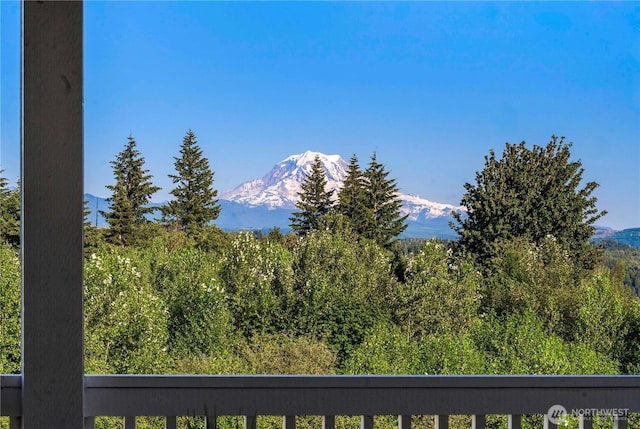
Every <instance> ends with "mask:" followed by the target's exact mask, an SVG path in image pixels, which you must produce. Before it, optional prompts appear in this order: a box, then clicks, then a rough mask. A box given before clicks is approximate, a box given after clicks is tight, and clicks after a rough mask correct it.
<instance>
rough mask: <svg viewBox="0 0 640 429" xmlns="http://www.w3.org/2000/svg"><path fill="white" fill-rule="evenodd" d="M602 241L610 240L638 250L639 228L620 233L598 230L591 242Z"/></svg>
mask: <svg viewBox="0 0 640 429" xmlns="http://www.w3.org/2000/svg"><path fill="white" fill-rule="evenodd" d="M602 240H611V241H615V242H617V243H620V244H627V245H629V246H633V247H635V248H637V249H640V228H628V229H623V230H622V231H614V230H612V229H609V228H599V229H598V230H597V231H596V234H595V235H594V237H593V241H595V242H600V241H602Z"/></svg>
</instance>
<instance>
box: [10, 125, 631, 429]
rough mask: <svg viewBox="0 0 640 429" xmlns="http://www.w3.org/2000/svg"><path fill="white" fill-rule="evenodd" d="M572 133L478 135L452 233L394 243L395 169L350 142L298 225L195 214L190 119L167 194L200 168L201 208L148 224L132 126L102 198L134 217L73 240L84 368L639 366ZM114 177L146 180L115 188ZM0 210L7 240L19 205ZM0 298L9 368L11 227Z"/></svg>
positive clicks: (15, 268)
mask: <svg viewBox="0 0 640 429" xmlns="http://www.w3.org/2000/svg"><path fill="white" fill-rule="evenodd" d="M194 146H195V147H196V149H198V150H194ZM569 149H570V145H569V144H565V143H564V141H563V139H557V138H552V139H551V141H550V142H549V144H548V145H547V146H546V147H538V146H534V147H533V149H528V148H527V147H526V146H525V145H524V144H518V145H511V144H507V145H506V147H505V150H504V153H503V155H502V157H501V158H498V157H497V156H496V155H495V154H494V153H493V151H492V152H490V155H489V156H487V157H486V158H485V166H484V169H483V170H482V171H480V172H478V173H477V175H476V183H475V184H466V185H465V188H466V193H465V195H464V197H463V201H462V203H463V204H462V205H463V206H464V207H465V208H466V209H467V210H466V213H459V214H458V215H456V222H457V224H453V225H452V226H453V227H454V228H456V230H457V231H458V232H459V235H460V237H459V239H458V240H456V241H452V242H443V241H438V240H427V241H424V242H418V241H416V240H412V241H410V242H409V241H408V242H405V243H400V242H398V240H397V232H398V231H399V229H401V228H402V224H403V222H404V220H405V218H404V217H403V216H401V215H400V214H399V211H398V209H399V207H398V206H397V205H396V204H395V202H396V199H395V193H396V187H395V181H393V180H389V179H388V175H387V173H386V171H385V169H384V166H383V165H381V164H379V163H378V161H377V159H376V155H375V153H374V155H373V156H372V157H371V160H370V162H369V165H368V167H367V168H366V169H365V170H364V171H361V169H360V167H359V166H358V160H357V157H356V156H355V155H354V156H353V157H352V158H351V162H350V165H349V172H348V174H347V180H346V181H345V185H344V186H343V188H342V189H341V190H340V191H339V192H338V195H337V199H334V198H333V195H332V194H331V193H330V192H327V191H326V189H325V188H326V186H325V185H324V184H323V182H324V181H325V180H326V179H324V176H323V175H324V173H323V171H322V165H321V163H320V162H319V160H318V159H316V160H315V162H314V165H313V167H312V169H311V172H310V174H309V177H307V179H306V180H305V183H304V185H303V188H302V191H301V195H300V202H299V204H298V206H297V210H298V211H297V213H299V215H297V216H296V215H295V214H294V215H293V216H292V219H291V221H292V224H293V225H296V226H297V227H298V228H297V229H296V230H295V232H294V233H292V234H283V233H282V232H280V231H279V230H277V229H273V230H271V231H270V232H269V233H268V234H264V235H262V236H260V237H258V236H257V235H255V234H252V233H247V232H239V233H226V232H223V231H221V230H219V229H217V228H216V227H215V226H214V225H208V222H210V220H211V218H212V217H214V218H215V216H216V215H217V213H218V212H216V210H215V207H216V204H215V202H214V201H215V197H216V194H215V191H214V190H213V189H212V178H213V173H211V175H209V174H202V172H203V171H206V170H208V169H209V168H208V164H205V163H196V162H195V161H197V160H200V161H201V160H202V159H203V158H204V157H203V156H202V152H201V151H200V150H199V148H197V144H196V141H195V136H194V135H192V133H191V132H189V133H187V135H186V136H185V139H184V140H183V146H182V150H181V152H180V156H179V157H176V158H175V161H176V163H175V165H176V174H175V175H174V176H173V177H172V179H174V184H175V185H176V188H175V189H174V192H173V193H172V195H174V196H175V201H178V202H179V201H181V198H183V196H185V195H187V194H188V192H193V189H194V187H193V186H192V187H191V188H189V183H190V180H187V179H189V178H191V180H193V179H192V178H193V177H196V176H198V177H204V178H205V179H207V180H201V181H200V182H199V183H205V184H206V186H205V187H206V188H207V189H209V190H210V191H211V193H209V194H208V196H207V197H206V199H207V200H208V201H209V202H210V203H211V202H214V204H213V205H211V204H209V205H208V206H206V205H203V206H206V207H208V208H209V211H207V210H201V211H199V212H194V213H202V215H201V216H200V217H199V218H196V217H194V216H191V217H189V216H186V215H184V213H185V212H184V211H183V210H184V208H185V207H191V206H185V205H183V206H181V205H180V203H176V205H175V207H173V208H171V207H170V206H169V205H167V206H165V207H163V209H164V210H163V212H162V214H163V217H164V219H165V220H164V221H163V223H162V224H160V223H157V222H151V221H148V220H147V219H146V217H145V215H146V214H148V212H145V211H144V210H145V209H146V207H145V206H146V203H147V202H148V198H149V196H150V195H151V194H152V193H153V192H155V191H156V190H157V188H156V187H155V186H154V185H153V184H152V182H151V176H150V174H149V172H148V171H146V170H145V169H144V162H141V161H142V157H141V155H140V153H139V152H138V151H137V149H136V147H135V141H134V140H133V138H130V139H129V142H128V144H127V147H126V148H125V150H124V151H123V152H121V153H120V154H119V155H118V157H116V160H115V161H114V162H113V163H112V165H113V167H114V176H115V177H116V184H115V185H113V186H112V188H110V189H111V190H112V192H113V196H112V198H111V200H110V204H111V205H110V207H109V209H110V210H109V212H111V213H113V212H114V211H115V210H114V209H115V208H117V207H124V208H125V209H126V210H125V209H123V210H122V211H123V212H124V213H127V214H128V215H127V216H128V217H125V216H123V217H122V219H130V220H131V224H132V225H135V226H134V227H133V228H132V229H130V230H128V231H127V230H125V229H122V230H119V232H115V231H114V232H111V231H110V230H111V228H112V226H114V225H116V223H115V222H116V220H117V219H118V218H117V217H115V218H113V222H114V223H113V224H112V223H110V224H109V228H108V229H107V230H106V231H99V234H103V233H104V234H105V237H104V239H102V238H100V237H98V239H96V240H95V242H93V243H92V244H90V245H88V246H87V252H86V260H85V264H84V270H85V272H84V288H85V289H84V300H85V302H84V306H85V308H84V310H85V366H86V370H87V372H88V373H205V374H224V373H250V374H259V373H283V374H291V373H307V374H311V373H312V374H319V373H325V374H326V373H338V374H507V373H511V374H600V373H611V374H638V373H640V302H639V301H638V299H637V298H635V297H634V296H633V295H632V293H631V290H630V288H628V287H626V286H625V284H624V279H625V275H624V273H623V271H624V267H622V266H621V265H620V264H618V263H616V264H615V265H614V266H608V265H607V262H606V261H604V260H603V257H602V249H600V248H598V247H596V246H595V245H594V244H593V243H591V242H589V241H588V238H589V237H590V235H591V234H590V232H591V230H590V228H593V226H592V224H593V222H595V220H596V219H598V218H599V217H600V216H602V215H603V213H604V212H602V211H598V210H596V207H595V203H596V200H595V198H593V196H592V191H593V190H594V189H595V187H596V186H597V184H595V183H587V184H585V185H582V184H581V177H582V168H581V166H580V163H579V162H574V161H571V160H570V156H569V155H570V154H569ZM136 160H137V161H136ZM134 161H135V162H134ZM194 164H197V165H198V167H197V168H196V167H194ZM195 172H199V173H197V174H196V173H195ZM209 179H211V181H208V180H209ZM127 181H131V183H138V184H139V186H138V187H139V189H145V191H144V192H140V193H138V194H136V193H135V192H131V193H127V192H126V191H127V189H130V188H127V183H128V182H127ZM0 184H2V187H1V188H0V189H4V190H5V191H3V192H2V193H0V195H1V196H2V197H1V198H2V200H1V202H2V204H1V205H0V207H3V211H2V213H3V216H4V213H14V214H15V209H11V207H15V205H12V204H15V201H14V200H10V198H11V196H12V195H16V193H15V192H16V191H15V190H11V191H9V192H6V191H7V186H6V181H5V182H0ZM140 184H143V185H142V186H140ZM374 190H375V192H374ZM378 194H379V195H382V196H383V197H374V195H378ZM145 198H147V199H146V200H145ZM187 200H189V198H186V197H185V198H184V201H187ZM11 201H13V203H12V202H11ZM17 201H18V206H17V207H19V199H18V200H17ZM118 201H122V202H124V203H123V204H122V205H121V206H119V205H117V204H120V203H119V202H118ZM117 202H118V203H117ZM7 219H10V217H7ZM196 219H199V220H196ZM199 222H200V223H199ZM376 222H378V223H376ZM569 223H570V225H569ZM0 225H2V228H3V229H2V230H1V231H2V234H3V237H5V241H8V240H6V237H10V231H12V228H15V223H11V222H7V221H5V220H4V218H3V223H1V224H0ZM12 225H13V226H12ZM562 225H568V226H567V227H561V226H562ZM372 226H375V227H372ZM87 228H93V229H94V230H95V228H94V227H87ZM114 230H115V228H114ZM87 231H89V230H86V232H87ZM86 232H85V233H86ZM94 232H95V231H94ZM118 234H120V236H119V235H118ZM18 237H19V234H18ZM86 237H87V238H88V237H89V236H86ZM123 237H130V238H131V240H130V241H128V240H127V239H125V240H123ZM625 252H627V251H626V250H621V251H620V252H619V253H618V255H619V256H620V257H621V258H622V257H623V256H624V257H626V255H627V253H625ZM0 301H1V302H0V310H1V313H0V323H1V324H2V329H0V349H1V350H2V353H1V355H0V365H1V367H0V372H19V366H20V319H19V314H20V312H19V306H20V259H19V251H18V249H17V248H16V245H15V243H8V242H7V243H4V244H0ZM494 423H495V422H494ZM494 423H492V424H490V426H491V425H493V426H495V427H497V426H496V425H497V423H495V424H494ZM534 423H535V424H537V423H540V422H537V421H532V423H531V424H534ZM101 425H102V423H100V424H98V426H101ZM108 426H109V425H108V424H106V423H105V424H104V427H108ZM101 427H102V426H101ZM221 427H233V426H232V425H231V426H224V425H221Z"/></svg>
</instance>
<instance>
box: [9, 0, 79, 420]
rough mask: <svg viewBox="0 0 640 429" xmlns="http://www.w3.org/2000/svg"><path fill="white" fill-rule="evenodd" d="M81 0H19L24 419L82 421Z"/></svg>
mask: <svg viewBox="0 0 640 429" xmlns="http://www.w3.org/2000/svg"><path fill="white" fill-rule="evenodd" d="M82 9H83V5H82V2H81V1H29V0H23V9H22V18H23V22H22V175H21V176H22V245H21V248H22V323H23V325H22V326H23V327H22V410H23V418H22V427H23V428H29V429H31V428H60V429H62V428H78V429H80V428H82V427H83V420H84V419H83V376H84V367H83V359H84V357H83V311H82V301H83V300H82V259H83V256H82V221H83V213H82V208H83V205H82V193H83V159H82V156H83V154H82V144H83V110H82V102H83V99H82V97H83V89H82V88H83V82H82V79H83V73H82Z"/></svg>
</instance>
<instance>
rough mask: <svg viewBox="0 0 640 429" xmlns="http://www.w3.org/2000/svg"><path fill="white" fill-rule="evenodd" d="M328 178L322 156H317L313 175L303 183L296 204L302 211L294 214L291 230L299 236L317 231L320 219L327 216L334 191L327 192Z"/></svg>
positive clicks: (291, 219) (312, 167)
mask: <svg viewBox="0 0 640 429" xmlns="http://www.w3.org/2000/svg"><path fill="white" fill-rule="evenodd" d="M326 186H327V178H326V175H325V171H324V167H323V166H322V161H321V160H320V156H318V155H316V157H315V160H314V163H313V165H312V166H311V173H310V174H309V175H308V176H307V177H306V178H305V180H304V182H303V183H302V192H298V195H299V196H300V199H299V200H298V202H297V203H296V208H297V209H299V210H300V211H298V212H293V213H292V215H293V217H291V218H289V220H290V221H291V224H290V225H289V226H291V228H292V229H293V231H294V232H295V233H296V234H298V235H299V236H305V235H306V234H307V233H308V232H309V231H311V230H312V229H317V228H318V225H319V223H320V219H321V218H322V217H323V216H324V215H326V214H327V213H328V212H329V210H330V209H331V207H332V206H333V201H332V200H331V197H332V196H333V190H331V191H326Z"/></svg>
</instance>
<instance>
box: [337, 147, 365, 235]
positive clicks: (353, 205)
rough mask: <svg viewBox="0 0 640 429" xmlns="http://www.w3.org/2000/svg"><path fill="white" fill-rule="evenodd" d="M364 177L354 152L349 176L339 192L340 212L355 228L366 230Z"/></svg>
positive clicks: (359, 230)
mask: <svg viewBox="0 0 640 429" xmlns="http://www.w3.org/2000/svg"><path fill="white" fill-rule="evenodd" d="M363 180H364V177H363V175H362V171H360V165H359V164H358V157H357V156H356V155H355V154H354V155H353V156H352V157H351V160H350V162H349V167H348V170H347V177H346V178H345V180H344V183H343V184H342V188H341V189H340V192H339V193H338V207H337V208H338V212H339V213H340V214H341V215H343V216H345V217H346V218H347V219H349V221H350V223H351V226H352V227H353V228H354V230H355V231H356V232H357V233H359V234H362V233H363V232H364V224H363V220H364V219H365V217H366V213H367V211H366V207H365V206H364V183H363Z"/></svg>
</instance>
